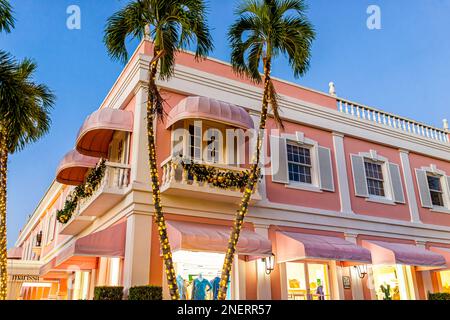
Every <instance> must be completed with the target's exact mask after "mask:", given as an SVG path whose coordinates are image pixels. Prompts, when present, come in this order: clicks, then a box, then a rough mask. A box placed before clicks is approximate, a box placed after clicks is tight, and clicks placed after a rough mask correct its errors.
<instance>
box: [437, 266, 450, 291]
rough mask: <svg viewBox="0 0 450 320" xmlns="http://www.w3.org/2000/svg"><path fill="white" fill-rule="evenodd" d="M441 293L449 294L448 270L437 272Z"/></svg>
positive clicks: (449, 279)
mask: <svg viewBox="0 0 450 320" xmlns="http://www.w3.org/2000/svg"><path fill="white" fill-rule="evenodd" d="M439 276H440V279H441V288H442V289H441V290H442V292H446V293H450V270H448V271H441V272H439Z"/></svg>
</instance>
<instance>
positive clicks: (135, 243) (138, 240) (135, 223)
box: [123, 214, 152, 295]
mask: <svg viewBox="0 0 450 320" xmlns="http://www.w3.org/2000/svg"><path fill="white" fill-rule="evenodd" d="M151 228H152V216H151V215H146V214H132V215H130V216H129V217H128V218H127V236H126V243H125V260H124V269H123V272H124V278H123V279H124V281H123V282H124V288H125V294H126V295H127V294H128V289H129V288H130V287H133V286H141V285H148V284H149V281H150V279H149V276H150V252H151V235H152V232H151V230H152V229H151Z"/></svg>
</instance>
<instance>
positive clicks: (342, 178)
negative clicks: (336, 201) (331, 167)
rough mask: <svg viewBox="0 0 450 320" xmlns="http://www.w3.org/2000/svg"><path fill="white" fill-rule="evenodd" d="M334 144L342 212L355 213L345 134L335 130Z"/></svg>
mask: <svg viewBox="0 0 450 320" xmlns="http://www.w3.org/2000/svg"><path fill="white" fill-rule="evenodd" d="M333 145H334V154H335V161H336V170H337V178H338V186H339V198H340V201H341V212H343V213H353V210H352V203H351V201H350V189H349V184H348V173H347V165H346V159H345V149H344V135H343V134H341V133H337V132H333Z"/></svg>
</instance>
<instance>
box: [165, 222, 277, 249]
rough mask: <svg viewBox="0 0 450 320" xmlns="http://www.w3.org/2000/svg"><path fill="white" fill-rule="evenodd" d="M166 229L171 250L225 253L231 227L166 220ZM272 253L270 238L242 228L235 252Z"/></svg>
mask: <svg viewBox="0 0 450 320" xmlns="http://www.w3.org/2000/svg"><path fill="white" fill-rule="evenodd" d="M167 225H168V226H167V231H168V234H169V240H170V244H171V246H172V250H173V251H177V250H185V251H206V252H217V253H225V252H226V250H227V247H228V239H229V237H230V232H231V227H228V226H222V225H212V224H203V223H193V222H180V221H168V222H167ZM271 253H272V244H271V242H270V240H268V239H265V238H264V237H262V236H260V235H259V234H257V233H256V232H253V231H251V230H247V229H242V231H241V235H240V238H239V242H238V245H237V254H239V255H243V256H253V257H264V256H269V255H270V254H271Z"/></svg>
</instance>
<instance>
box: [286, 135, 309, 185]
mask: <svg viewBox="0 0 450 320" xmlns="http://www.w3.org/2000/svg"><path fill="white" fill-rule="evenodd" d="M287 156H288V169H289V170H288V171H289V181H291V182H299V183H306V184H312V174H311V170H312V164H311V150H310V149H309V148H304V147H300V146H298V145H294V144H291V143H288V144H287Z"/></svg>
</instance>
